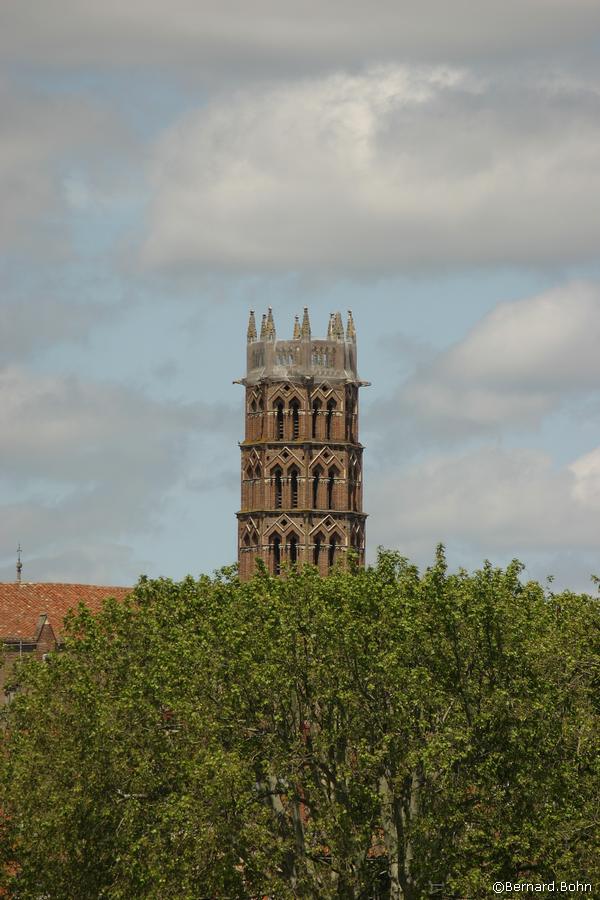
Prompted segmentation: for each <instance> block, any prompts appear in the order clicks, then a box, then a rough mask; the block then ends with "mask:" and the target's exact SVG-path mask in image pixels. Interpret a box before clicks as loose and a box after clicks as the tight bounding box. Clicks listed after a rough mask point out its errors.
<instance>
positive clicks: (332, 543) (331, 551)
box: [327, 534, 338, 569]
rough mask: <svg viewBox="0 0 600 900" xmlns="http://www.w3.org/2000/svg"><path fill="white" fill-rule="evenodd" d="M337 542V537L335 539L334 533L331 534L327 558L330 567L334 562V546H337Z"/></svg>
mask: <svg viewBox="0 0 600 900" xmlns="http://www.w3.org/2000/svg"><path fill="white" fill-rule="evenodd" d="M337 542H338V539H337V537H336V535H335V534H334V535H332V537H331V541H330V542H329V559H328V560H327V562H328V563H329V568H330V569H331V567H332V566H333V564H334V562H335V551H336V547H337Z"/></svg>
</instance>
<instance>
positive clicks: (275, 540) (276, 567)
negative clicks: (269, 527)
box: [271, 534, 281, 575]
mask: <svg viewBox="0 0 600 900" xmlns="http://www.w3.org/2000/svg"><path fill="white" fill-rule="evenodd" d="M271 551H272V554H273V574H274V575H279V574H280V573H281V538H280V537H279V535H278V534H276V535H274V536H273V537H272V538H271Z"/></svg>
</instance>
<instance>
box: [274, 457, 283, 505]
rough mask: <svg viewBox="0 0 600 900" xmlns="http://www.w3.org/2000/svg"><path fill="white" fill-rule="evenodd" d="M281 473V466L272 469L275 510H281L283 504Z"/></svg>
mask: <svg viewBox="0 0 600 900" xmlns="http://www.w3.org/2000/svg"><path fill="white" fill-rule="evenodd" d="M282 475H283V471H282V469H281V466H276V467H275V468H274V469H273V484H274V486H275V497H274V500H275V509H281V506H282V502H283V478H282Z"/></svg>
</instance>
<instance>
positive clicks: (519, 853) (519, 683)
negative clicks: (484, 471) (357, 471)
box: [0, 548, 600, 900]
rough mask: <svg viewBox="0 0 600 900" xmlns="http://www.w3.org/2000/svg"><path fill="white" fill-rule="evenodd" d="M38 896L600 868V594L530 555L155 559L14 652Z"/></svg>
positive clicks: (480, 884) (3, 792) (15, 859)
mask: <svg viewBox="0 0 600 900" xmlns="http://www.w3.org/2000/svg"><path fill="white" fill-rule="evenodd" d="M16 677H17V678H18V681H19V685H20V687H21V690H20V691H19V693H18V694H17V696H16V697H15V699H14V700H13V701H12V702H11V703H10V704H9V705H8V706H6V707H5V709H4V711H3V713H2V716H3V722H2V741H3V750H2V754H1V758H0V809H1V810H2V818H1V819H0V828H1V829H2V843H1V848H2V849H1V852H2V875H1V877H2V879H3V881H4V885H5V886H6V887H7V888H8V889H9V890H10V891H12V892H13V894H14V896H15V897H19V898H39V897H42V896H43V897H46V898H51V900H65V898H81V900H89V898H91V897H98V898H111V900H138V898H139V900H159V898H160V900H168V898H173V900H174V898H177V900H182V898H183V900H200V898H203V897H207V898H244V897H248V898H253V897H264V896H269V897H276V898H286V897H289V898H292V897H319V898H328V897H329V898H334V897H341V898H365V900H366V898H371V897H381V898H384V897H385V898H387V897H389V898H391V900H399V898H403V900H416V898H421V897H426V896H429V895H431V896H434V897H435V896H438V897H442V896H446V897H452V896H456V897H459V896H460V897H472V898H484V897H485V898H488V897H489V896H490V895H491V886H492V883H493V882H494V881H498V880H501V881H502V880H504V881H515V880H530V881H550V880H553V879H555V880H560V879H563V880H571V881H572V880H574V878H575V877H576V876H577V877H579V880H582V878H585V880H586V881H592V882H600V862H599V858H600V857H599V854H598V834H599V823H600V809H599V805H600V803H599V798H600V764H599V754H598V749H599V748H598V734H599V733H600V729H599V724H600V722H599V718H600V715H599V714H600V703H599V701H600V691H599V685H600V609H599V604H598V601H597V600H596V599H594V598H593V597H591V596H588V595H576V594H573V593H569V592H565V593H561V594H556V595H555V594H553V593H551V592H550V591H548V590H547V589H544V588H543V587H542V586H541V585H540V584H538V583H536V582H524V580H523V569H522V566H521V565H520V564H519V563H517V562H514V563H512V564H511V565H509V566H508V568H506V569H505V570H502V569H498V568H494V567H492V566H491V565H490V564H487V563H486V564H485V565H484V566H483V568H482V569H481V570H479V571H476V572H474V573H472V574H469V573H467V572H464V571H461V572H458V573H457V574H450V573H448V571H447V569H446V564H445V559H444V554H443V550H442V549H441V548H440V550H439V551H438V554H437V558H436V561H435V564H434V565H432V566H431V567H430V568H429V569H428V570H427V571H425V572H424V573H422V574H421V573H419V572H418V570H417V569H416V567H414V566H412V565H410V564H409V563H408V562H407V561H406V560H404V559H403V558H401V557H399V556H398V555H397V554H394V553H390V552H381V553H380V556H379V559H378V562H377V565H375V566H373V567H371V568H367V569H364V570H361V569H356V570H354V571H342V570H339V571H334V572H333V573H332V574H331V575H330V576H329V577H327V578H321V577H319V576H318V575H317V574H316V572H315V571H314V570H312V569H311V568H307V569H306V570H304V571H302V572H289V573H288V574H287V575H286V576H285V577H282V578H272V577H270V576H269V575H268V574H267V573H266V572H264V571H263V572H261V573H259V574H258V576H257V577H255V578H254V579H253V580H252V581H250V582H247V583H243V584H242V583H240V582H239V580H238V579H237V576H236V574H235V570H234V569H231V570H223V571H222V572H220V573H218V574H217V575H216V576H215V577H213V578H210V577H207V576H203V577H201V578H199V579H198V580H194V579H192V578H188V579H186V580H184V581H183V582H181V583H173V582H171V581H169V580H163V579H160V580H154V581H152V580H148V579H145V578H142V579H141V580H140V582H139V583H138V585H137V586H136V588H135V589H134V591H133V593H132V596H131V598H130V600H129V601H128V602H125V603H118V602H116V601H108V602H107V603H106V605H105V607H104V609H103V611H102V612H101V613H100V614H99V615H97V616H93V615H91V614H90V613H89V612H88V611H86V610H85V609H84V608H81V609H80V610H79V611H78V612H77V613H76V614H74V615H73V616H72V617H71V618H70V620H69V622H68V624H67V633H66V640H65V645H64V648H63V649H62V650H61V651H57V652H55V653H53V654H51V655H50V657H49V658H48V660H47V661H46V663H38V662H35V661H30V662H29V663H27V664H25V665H23V666H22V667H21V668H20V670H19V671H18V672H17V675H16Z"/></svg>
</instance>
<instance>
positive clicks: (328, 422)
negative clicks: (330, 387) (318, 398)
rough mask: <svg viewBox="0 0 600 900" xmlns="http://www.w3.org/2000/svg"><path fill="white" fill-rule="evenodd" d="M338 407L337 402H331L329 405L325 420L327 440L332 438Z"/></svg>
mask: <svg viewBox="0 0 600 900" xmlns="http://www.w3.org/2000/svg"><path fill="white" fill-rule="evenodd" d="M335 407H336V402H335V400H329V401H328V403H327V419H326V420H325V434H326V437H327V440H329V439H330V438H331V426H332V424H333V411H334V409H335Z"/></svg>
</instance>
